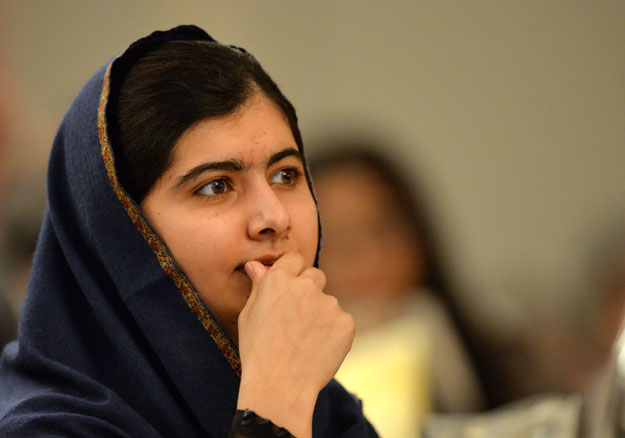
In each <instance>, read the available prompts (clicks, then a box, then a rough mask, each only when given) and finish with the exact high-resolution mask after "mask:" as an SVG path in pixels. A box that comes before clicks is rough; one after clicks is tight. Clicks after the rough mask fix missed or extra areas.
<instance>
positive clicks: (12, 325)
mask: <svg viewBox="0 0 625 438" xmlns="http://www.w3.org/2000/svg"><path fill="white" fill-rule="evenodd" d="M0 20H3V18H2V17H0ZM0 24H1V22H0ZM1 29H2V26H0V34H1V33H3V32H2V31H1ZM0 36H2V35H0ZM4 41H5V39H4V38H0V59H6V54H5V53H4V44H6V43H5V42H4ZM6 64H7V63H6V62H4V63H3V64H2V66H3V67H2V68H0V278H1V279H0V351H2V348H3V347H4V345H5V344H6V343H7V342H9V341H10V340H12V339H14V338H15V336H16V334H17V330H16V318H15V315H14V313H13V308H12V306H11V305H10V304H9V299H8V294H7V292H6V290H7V285H6V283H5V281H4V277H5V276H6V274H5V272H4V269H3V263H2V262H3V260H4V258H5V257H6V255H5V254H6V249H5V248H3V247H2V245H1V242H2V241H3V239H4V236H5V235H6V232H5V229H4V228H5V227H4V223H5V222H4V215H3V214H2V207H3V205H4V198H5V194H6V182H7V181H6V177H7V174H8V172H7V171H8V167H7V162H8V148H9V143H10V140H9V137H10V136H9V132H10V125H11V120H10V118H11V117H10V113H9V108H10V106H11V103H10V102H11V98H10V95H9V86H8V81H9V77H8V71H7V70H6Z"/></svg>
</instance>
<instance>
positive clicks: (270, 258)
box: [235, 254, 282, 275]
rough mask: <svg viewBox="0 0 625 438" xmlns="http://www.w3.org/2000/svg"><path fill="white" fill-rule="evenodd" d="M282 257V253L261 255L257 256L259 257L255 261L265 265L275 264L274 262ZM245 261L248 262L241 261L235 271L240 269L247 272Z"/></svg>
mask: <svg viewBox="0 0 625 438" xmlns="http://www.w3.org/2000/svg"><path fill="white" fill-rule="evenodd" d="M280 257H282V254H280V255H278V256H271V255H268V256H262V257H259V258H257V259H254V260H253V261H256V262H260V263H262V264H263V265H265V266H273V264H274V263H275V262H276V261H277V260H278V259H279V258H280ZM249 261H252V260H249ZM245 263H247V262H244V263H241V264H240V265H238V266H237V267H236V268H235V271H240V272H242V273H243V274H245V268H244V266H245ZM246 275H247V274H246Z"/></svg>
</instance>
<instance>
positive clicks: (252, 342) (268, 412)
mask: <svg viewBox="0 0 625 438" xmlns="http://www.w3.org/2000/svg"><path fill="white" fill-rule="evenodd" d="M304 175H305V174H304V168H303V165H302V160H301V158H300V157H299V153H298V152H297V146H296V143H295V140H294V138H293V135H292V133H291V131H290V129H289V125H288V123H287V120H286V118H285V116H284V114H283V113H282V112H281V111H280V109H279V108H278V107H277V106H276V105H275V104H274V103H273V102H272V101H271V100H269V99H268V98H266V97H264V96H263V95H256V96H254V97H252V98H250V99H249V100H248V101H247V102H246V103H245V104H244V105H243V106H242V107H241V108H240V109H239V110H238V111H236V112H235V113H233V114H229V115H226V116H224V117H220V118H215V119H208V120H203V121H201V122H199V123H197V124H196V125H194V126H193V127H191V128H190V129H189V130H187V131H186V132H185V133H184V134H183V135H182V137H181V138H180V139H179V141H178V142H177V144H176V146H175V148H174V159H173V163H172V165H171V167H170V168H169V169H168V170H166V172H165V173H164V174H163V175H162V176H161V178H160V179H159V180H158V181H157V183H156V185H155V186H154V187H153V188H152V189H151V191H150V192H149V193H148V195H147V197H146V198H145V199H144V201H143V202H142V204H141V207H142V209H143V212H144V214H145V216H146V217H147V218H148V220H149V221H150V223H151V224H152V226H153V227H154V228H155V230H156V231H157V232H158V233H159V235H160V236H161V237H162V238H163V239H164V240H165V242H166V243H167V245H168V247H169V249H170V251H171V253H172V255H173V257H174V258H175V260H176V262H177V263H178V264H179V265H180V267H181V268H182V269H183V270H184V272H185V273H186V274H187V275H188V277H189V279H190V280H191V282H192V283H193V284H194V286H195V287H196V289H197V291H198V293H199V294H200V296H201V297H202V299H203V300H204V302H205V303H206V305H207V306H208V307H209V308H210V309H211V311H212V312H213V314H214V315H215V317H216V318H217V320H218V321H219V322H220V323H221V324H222V325H223V327H224V328H225V330H226V331H227V333H228V334H229V335H230V337H231V338H232V339H233V340H235V342H237V343H238V344H239V353H240V356H241V364H242V375H241V386H240V389H239V398H238V403H237V407H238V409H253V410H254V411H256V413H258V414H259V415H260V416H262V417H264V418H269V419H271V420H272V422H273V423H274V424H277V425H279V426H282V427H285V428H287V429H288V430H289V431H290V432H291V433H292V434H294V435H295V436H298V437H310V436H312V415H313V410H314V406H315V403H316V400H317V396H318V394H319V391H320V390H321V389H322V388H323V387H324V386H325V385H326V384H327V383H328V382H329V381H330V379H331V378H332V377H333V376H334V374H335V373H336V371H337V370H338V368H339V366H340V364H341V363H342V362H343V359H344V358H345V356H346V354H347V352H348V351H349V349H350V347H351V343H352V340H353V337H354V320H353V318H352V317H351V316H350V315H348V314H346V313H344V312H343V311H342V310H341V308H340V306H339V305H338V301H337V300H336V298H334V297H332V296H328V295H326V294H325V293H324V292H323V287H324V285H325V281H326V280H325V274H324V273H323V272H322V271H320V270H319V269H316V268H314V267H313V263H314V259H315V254H316V249H317V241H318V235H317V234H318V227H317V225H318V224H317V210H316V206H315V203H314V200H313V197H312V194H311V192H310V188H309V187H308V184H307V183H306V179H305V176H304ZM248 298H249V299H248Z"/></svg>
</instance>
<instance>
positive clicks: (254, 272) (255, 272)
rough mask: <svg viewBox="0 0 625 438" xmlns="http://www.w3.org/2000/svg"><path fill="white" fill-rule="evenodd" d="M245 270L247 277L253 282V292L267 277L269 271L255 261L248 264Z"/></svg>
mask: <svg viewBox="0 0 625 438" xmlns="http://www.w3.org/2000/svg"><path fill="white" fill-rule="evenodd" d="M244 269H245V273H246V274H247V276H248V277H250V280H252V291H254V289H256V287H257V285H258V282H259V281H260V280H261V279H262V278H263V277H264V276H265V273H266V272H267V271H268V270H269V268H268V267H267V266H265V265H263V264H262V263H261V262H257V261H255V260H254V261H250V262H247V263H246V264H245V266H244Z"/></svg>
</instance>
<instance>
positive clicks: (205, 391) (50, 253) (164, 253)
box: [0, 26, 377, 438]
mask: <svg viewBox="0 0 625 438" xmlns="http://www.w3.org/2000/svg"><path fill="white" fill-rule="evenodd" d="M47 188H48V202H47V208H46V212H45V216H44V220H43V226H42V230H41V232H40V237H39V240H38V242H37V248H36V251H35V258H34V261H33V268H32V270H31V275H30V280H29V283H28V291H27V296H26V300H25V303H24V306H23V310H22V313H21V318H20V332H19V338H18V341H17V342H12V343H10V344H9V345H8V346H7V347H6V348H5V349H4V352H3V354H2V357H1V358H0V394H1V397H0V435H4V434H6V435H10V436H49V435H55V436H57V435H58V436H60V435H62V436H89V437H92V436H154V437H156V436H185V437H193V436H198V437H199V436H203V437H204V436H213V437H224V436H227V435H229V434H230V435H229V436H232V437H235V438H242V437H248V436H249V437H252V436H254V437H256V436H263V437H265V436H276V437H277V436H280V437H285V436H293V435H296V436H298V437H304V438H307V437H308V438H310V437H312V436H315V437H324V438H325V437H335V436H336V437H354V438H356V437H358V438H361V437H362V438H365V437H373V436H377V435H376V433H375V431H374V429H373V428H372V427H371V425H370V424H369V423H368V421H367V420H366V418H365V417H364V416H363V413H362V409H361V406H360V404H359V403H358V401H357V400H356V399H355V398H354V397H353V396H351V395H350V394H349V393H348V392H347V391H345V389H344V388H343V387H342V386H341V385H340V384H339V383H338V382H337V381H336V380H334V379H333V376H334V374H335V373H336V370H337V369H338V368H339V366H340V364H341V362H342V361H343V358H344V357H345V355H346V354H347V351H349V348H350V345H351V342H352V339H353V336H354V321H353V318H352V317H351V316H350V315H348V314H347V313H345V312H344V311H343V310H342V309H341V308H340V306H339V305H338V302H337V300H336V298H335V297H332V296H329V295H327V294H325V293H324V286H325V275H324V273H323V271H321V270H320V269H318V268H317V257H318V250H319V238H320V224H319V221H318V212H317V208H316V204H315V199H314V196H313V192H312V186H311V182H310V177H309V174H308V171H307V167H306V158H305V155H304V151H303V142H302V138H301V134H300V131H299V127H298V124H297V116H296V113H295V109H294V108H293V106H292V105H291V103H290V102H289V101H288V100H287V98H286V97H285V96H284V95H283V94H282V92H281V91H280V90H279V88H278V87H277V85H276V84H275V82H274V81H273V80H272V79H271V78H270V77H269V76H268V75H267V73H266V72H265V71H264V70H263V69H262V67H261V66H260V64H259V63H258V61H257V60H256V59H255V58H254V57H253V56H252V55H250V54H249V53H248V52H246V51H245V50H243V49H241V48H237V47H233V46H227V45H222V44H220V43H218V42H216V41H215V40H214V39H213V38H211V37H210V36H209V35H208V34H207V33H206V32H204V31H203V30H201V29H199V28H197V27H195V26H179V27H176V28H174V29H171V30H168V31H158V32H154V33H152V34H151V35H149V36H147V37H145V38H142V39H140V40H138V41H136V42H135V43H133V44H132V45H131V46H130V47H129V48H128V49H127V50H126V51H124V53H123V54H122V55H120V56H119V57H117V58H116V59H114V60H113V61H111V62H110V63H107V65H105V66H104V67H102V68H101V69H100V70H98V71H97V72H96V73H95V74H94V76H93V77H92V78H91V79H90V80H89V81H88V82H87V83H86V84H85V86H84V87H83V89H82V90H81V91H80V93H79V94H78V96H77V97H76V100H75V101H74V103H73V104H72V106H71V107H70V109H69V110H68V112H67V114H66V116H65V118H64V120H63V122H62V124H61V126H60V127H59V130H58V133H57V136H56V138H55V141H54V144H53V148H52V152H51V154H50V161H49V167H48V177H47ZM291 433H292V434H293V435H291Z"/></svg>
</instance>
